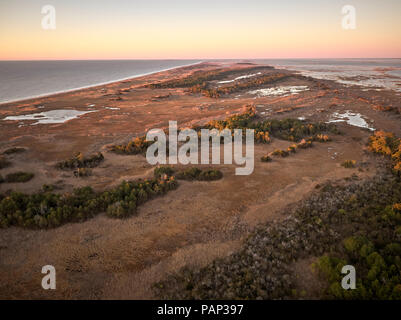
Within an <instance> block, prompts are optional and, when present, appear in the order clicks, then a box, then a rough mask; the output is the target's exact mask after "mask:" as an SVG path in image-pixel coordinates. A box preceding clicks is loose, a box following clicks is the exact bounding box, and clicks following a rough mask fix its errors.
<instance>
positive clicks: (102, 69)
mask: <svg viewBox="0 0 401 320" xmlns="http://www.w3.org/2000/svg"><path fill="white" fill-rule="evenodd" d="M198 62H200V60H105V61H101V60H92V61H88V60H85V61H76V60H75V61H0V103H4V102H10V101H16V100H22V99H26V98H33V97H38V96H42V95H48V94H51V93H57V92H64V91H68V90H74V89H79V88H85V87H90V86H94V85H98V84H104V83H109V82H113V81H118V80H123V79H127V78H132V77H136V76H141V75H146V74H150V73H154V72H158V71H162V70H166V69H171V68H174V67H181V66H185V65H191V64H194V63H198Z"/></svg>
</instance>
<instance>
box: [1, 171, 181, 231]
mask: <svg viewBox="0 0 401 320" xmlns="http://www.w3.org/2000/svg"><path fill="white" fill-rule="evenodd" d="M177 186H178V185H177V182H176V180H175V179H174V177H170V178H168V179H166V180H157V179H153V180H138V181H132V182H126V181H124V182H122V183H121V184H120V185H119V186H117V187H115V188H113V189H111V190H108V191H104V192H95V191H94V190H93V189H92V188H91V187H83V188H77V189H74V191H73V192H72V193H64V194H57V193H53V192H52V191H51V189H49V188H43V191H42V192H39V193H36V194H31V195H28V194H23V193H19V192H12V193H11V194H10V195H9V196H2V197H0V199H1V201H0V226H2V227H8V226H12V225H15V226H21V227H26V228H51V227H57V226H59V225H61V224H63V223H67V222H78V221H84V220H86V219H89V218H91V217H93V216H95V215H96V214H98V213H100V212H106V213H107V215H108V216H110V217H115V218H124V217H127V216H129V215H131V214H133V213H135V210H136V207H137V206H138V205H140V204H142V203H144V202H146V201H147V200H149V199H152V198H154V197H155V196H158V195H162V194H164V193H166V192H168V191H169V190H174V189H176V188H177Z"/></svg>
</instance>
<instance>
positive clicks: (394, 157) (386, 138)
mask: <svg viewBox="0 0 401 320" xmlns="http://www.w3.org/2000/svg"><path fill="white" fill-rule="evenodd" d="M369 150H370V151H372V152H375V153H377V154H382V155H384V156H387V157H389V158H391V161H392V168H393V171H394V172H395V173H396V174H398V175H401V139H400V138H397V137H395V136H394V134H392V133H390V132H384V131H376V132H375V133H374V135H373V136H371V137H370V138H369Z"/></svg>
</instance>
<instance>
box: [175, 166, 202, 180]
mask: <svg viewBox="0 0 401 320" xmlns="http://www.w3.org/2000/svg"><path fill="white" fill-rule="evenodd" d="M201 172H202V170H200V169H198V168H195V167H193V168H188V169H186V170H183V171H180V172H178V173H177V174H176V177H177V179H180V180H197V179H198V177H199V175H200V173H201Z"/></svg>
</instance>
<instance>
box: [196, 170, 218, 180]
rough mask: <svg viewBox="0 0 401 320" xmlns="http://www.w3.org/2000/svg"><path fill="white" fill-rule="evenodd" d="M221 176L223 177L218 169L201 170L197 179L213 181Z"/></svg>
mask: <svg viewBox="0 0 401 320" xmlns="http://www.w3.org/2000/svg"><path fill="white" fill-rule="evenodd" d="M221 178H223V173H222V172H221V171H219V170H206V171H202V172H201V173H200V174H199V176H198V180H200V181H214V180H219V179H221Z"/></svg>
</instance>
